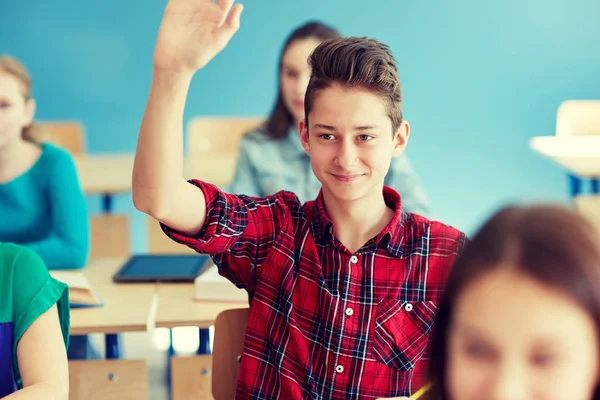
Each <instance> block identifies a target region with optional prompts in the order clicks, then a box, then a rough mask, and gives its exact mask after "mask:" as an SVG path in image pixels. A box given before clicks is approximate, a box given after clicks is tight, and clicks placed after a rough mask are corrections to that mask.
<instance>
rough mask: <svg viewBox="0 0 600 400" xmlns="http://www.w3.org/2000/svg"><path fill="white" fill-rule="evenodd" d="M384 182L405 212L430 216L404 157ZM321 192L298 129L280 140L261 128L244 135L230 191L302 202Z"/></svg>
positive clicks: (397, 159)
mask: <svg viewBox="0 0 600 400" xmlns="http://www.w3.org/2000/svg"><path fill="white" fill-rule="evenodd" d="M384 183H385V185H386V186H390V187H392V188H393V189H395V190H396V191H397V192H398V193H399V194H400V196H401V198H402V208H403V210H404V211H407V212H413V213H416V214H420V215H423V216H426V217H427V216H429V213H430V211H431V205H430V203H429V199H428V197H427V195H426V194H425V191H424V190H423V187H422V186H421V184H420V182H419V179H418V178H417V176H416V174H415V172H414V171H413V169H412V167H411V166H410V163H409V161H408V158H407V156H406V155H404V154H403V155H400V156H399V157H395V158H393V159H392V163H391V165H390V170H389V172H388V174H387V175H386V177H385V182H384ZM320 189H321V182H319V181H318V180H317V178H316V177H315V175H314V173H313V171H312V168H311V165H310V157H309V156H308V155H307V154H306V153H305V152H304V149H303V148H302V144H301V143H300V136H299V134H298V130H297V129H295V128H293V129H290V132H289V133H288V135H287V136H286V137H285V138H283V139H279V140H273V139H271V138H270V137H269V136H267V134H266V133H265V131H264V127H261V128H258V129H256V130H254V131H251V132H249V133H247V134H246V135H244V137H243V138H242V142H241V146H240V152H239V155H238V160H237V165H236V170H235V176H234V178H233V181H232V183H231V184H230V186H229V187H228V188H227V190H228V191H229V192H231V193H235V194H246V195H248V196H257V197H265V196H267V195H270V194H273V193H276V192H278V191H280V190H287V191H290V192H293V193H295V194H296V195H297V196H298V198H299V199H300V201H301V202H302V203H304V202H305V201H308V200H314V199H316V197H317V195H318V194H319V190H320Z"/></svg>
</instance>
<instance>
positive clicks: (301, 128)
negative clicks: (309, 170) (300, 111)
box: [298, 119, 310, 155]
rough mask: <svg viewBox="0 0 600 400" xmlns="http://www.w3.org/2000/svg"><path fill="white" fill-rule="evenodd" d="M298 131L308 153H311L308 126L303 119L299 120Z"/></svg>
mask: <svg viewBox="0 0 600 400" xmlns="http://www.w3.org/2000/svg"><path fill="white" fill-rule="evenodd" d="M298 132H299V133H300V142H301V143H302V147H304V151H305V152H306V154H308V155H310V142H309V140H308V126H307V125H306V123H305V122H304V120H303V119H301V120H300V122H298Z"/></svg>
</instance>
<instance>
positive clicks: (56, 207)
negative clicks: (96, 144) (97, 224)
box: [21, 152, 89, 269]
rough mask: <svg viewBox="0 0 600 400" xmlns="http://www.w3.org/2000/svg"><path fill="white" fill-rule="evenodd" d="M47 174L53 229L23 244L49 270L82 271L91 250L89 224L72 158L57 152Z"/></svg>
mask: <svg viewBox="0 0 600 400" xmlns="http://www.w3.org/2000/svg"><path fill="white" fill-rule="evenodd" d="M47 173H48V177H49V184H48V192H47V196H48V202H49V204H50V214H51V215H50V221H51V224H52V230H51V232H50V235H49V236H47V237H45V238H43V239H41V240H36V241H32V242H27V243H21V244H22V245H24V246H26V247H29V248H30V249H32V250H34V251H35V252H36V253H38V254H39V255H40V256H41V257H42V259H43V260H44V262H45V264H46V265H47V267H48V268H49V269H77V268H82V267H84V266H85V262H86V259H87V255H88V251H89V223H88V215H87V210H86V204H85V198H84V196H83V193H82V191H81V187H80V185H79V180H78V177H77V171H76V169H75V164H74V162H73V160H72V159H71V156H70V155H69V154H67V153H64V152H57V153H56V157H55V158H54V160H53V162H52V163H49V164H48V171H47Z"/></svg>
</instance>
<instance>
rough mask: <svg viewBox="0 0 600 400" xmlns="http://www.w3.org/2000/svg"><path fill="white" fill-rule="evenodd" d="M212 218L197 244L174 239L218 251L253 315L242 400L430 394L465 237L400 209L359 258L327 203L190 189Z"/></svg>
mask: <svg viewBox="0 0 600 400" xmlns="http://www.w3.org/2000/svg"><path fill="white" fill-rule="evenodd" d="M192 183H193V184H195V185H197V186H198V187H199V188H201V189H202V190H203V192H204V195H205V197H206V203H207V219H206V222H205V225H204V228H203V230H202V232H200V234H199V235H198V237H186V236H184V235H181V234H179V233H177V232H175V231H173V230H171V229H169V228H168V227H166V226H163V229H164V231H165V233H167V235H169V236H170V237H171V238H172V239H174V240H176V241H177V242H179V243H182V244H186V245H188V246H190V247H191V248H193V249H195V250H196V251H198V252H200V253H209V254H211V255H212V256H213V259H214V261H215V263H216V264H217V266H218V267H219V271H220V273H221V274H222V275H223V276H225V277H227V278H228V279H229V280H231V281H232V282H233V283H234V284H235V285H237V286H238V287H240V288H244V289H246V290H247V291H248V293H249V296H250V300H251V306H250V317H249V321H248V330H247V331H246V339H245V344H244V354H243V357H242V362H241V369H240V376H239V381H238V388H237V396H236V398H237V399H286V400H288V399H372V398H376V397H392V396H408V395H410V394H411V393H412V392H413V391H415V390H417V389H418V388H419V387H420V386H421V385H422V384H424V383H425V382H424V374H425V362H424V360H427V359H428V357H429V356H428V347H429V346H428V343H429V339H430V336H431V335H430V332H431V329H432V325H433V319H434V316H435V313H436V309H437V304H439V301H440V300H441V295H442V291H443V288H444V285H445V282H446V279H447V277H448V273H449V271H450V268H451V266H452V264H453V263H454V260H455V258H456V256H457V255H458V254H459V252H460V251H461V249H462V247H463V245H464V244H465V242H466V237H465V235H464V234H463V233H461V232H459V231H458V230H456V229H453V228H451V227H449V226H446V225H443V224H441V223H438V222H432V221H429V220H427V219H425V218H424V217H420V216H418V215H414V214H409V213H404V212H402V210H401V200H400V196H399V195H398V194H397V193H396V192H395V191H394V190H392V189H390V188H387V187H386V188H384V197H385V200H386V203H387V204H388V205H389V206H390V207H392V208H393V209H394V210H395V214H394V217H393V219H392V221H391V222H390V223H389V224H388V226H387V227H386V228H385V229H384V230H383V231H382V232H381V233H380V234H379V235H377V236H376V237H375V238H373V239H371V240H370V241H369V242H367V243H366V244H365V245H364V246H363V247H362V248H361V249H360V250H359V251H357V252H356V253H354V254H352V253H350V252H349V251H348V250H347V249H346V248H345V247H344V245H342V243H341V242H339V241H338V240H337V239H336V238H335V237H334V236H333V232H334V229H333V222H332V221H331V220H330V219H329V218H328V216H327V214H326V212H325V208H324V204H323V200H322V195H319V197H318V198H317V200H316V201H309V202H307V203H306V204H305V205H301V204H300V202H299V201H298V199H297V197H296V196H295V195H293V194H292V193H288V192H279V193H277V194H275V195H273V196H269V197H267V198H265V199H259V198H251V197H247V196H234V195H229V194H226V193H223V192H222V191H220V190H219V189H218V188H217V187H215V186H213V185H210V184H207V183H203V182H199V181H193V182H192Z"/></svg>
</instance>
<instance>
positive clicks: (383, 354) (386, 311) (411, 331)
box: [373, 300, 437, 371]
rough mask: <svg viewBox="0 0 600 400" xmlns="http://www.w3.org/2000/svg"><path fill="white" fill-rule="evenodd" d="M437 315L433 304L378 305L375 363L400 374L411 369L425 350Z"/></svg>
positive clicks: (396, 303) (387, 303)
mask: <svg viewBox="0 0 600 400" xmlns="http://www.w3.org/2000/svg"><path fill="white" fill-rule="evenodd" d="M436 312H437V305H436V304H435V303H434V302H432V301H414V302H406V301H396V300H393V301H385V302H383V303H381V304H380V305H379V307H378V310H377V318H376V325H375V337H374V344H373V352H374V354H375V359H376V360H377V361H379V362H382V363H384V364H385V365H387V366H388V367H390V368H394V369H397V370H400V371H408V370H411V369H412V368H414V367H415V364H416V363H417V361H419V359H420V358H421V357H422V356H423V353H424V352H425V349H426V348H427V343H428V339H429V334H430V333H431V330H432V327H433V321H434V318H435V314H436Z"/></svg>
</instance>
